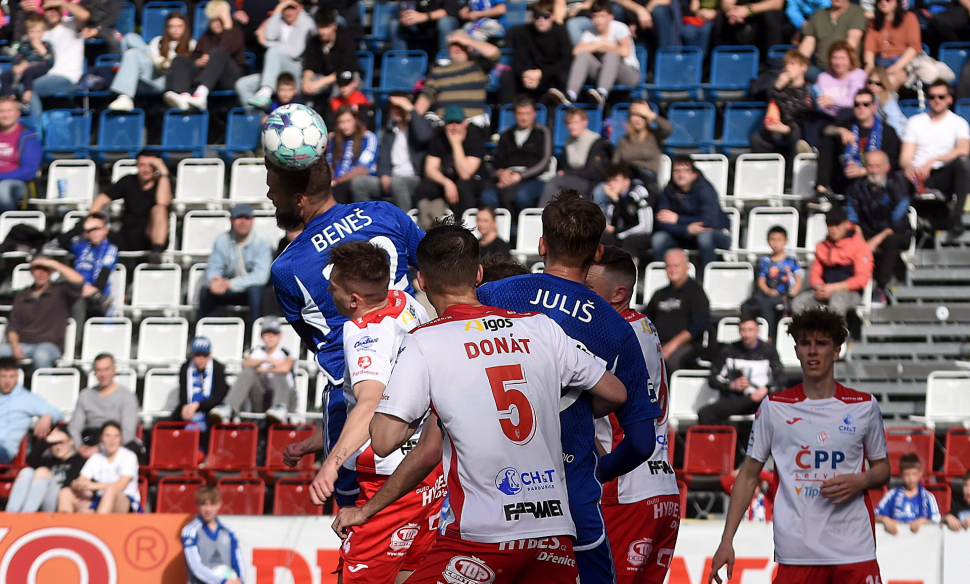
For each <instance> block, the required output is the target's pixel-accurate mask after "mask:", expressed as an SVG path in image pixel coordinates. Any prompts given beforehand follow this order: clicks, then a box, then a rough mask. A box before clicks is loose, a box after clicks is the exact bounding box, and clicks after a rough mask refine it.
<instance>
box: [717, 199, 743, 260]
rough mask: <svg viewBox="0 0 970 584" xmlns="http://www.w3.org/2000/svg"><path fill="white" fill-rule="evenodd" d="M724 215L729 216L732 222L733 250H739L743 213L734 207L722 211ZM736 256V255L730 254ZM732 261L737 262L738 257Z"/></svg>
mask: <svg viewBox="0 0 970 584" xmlns="http://www.w3.org/2000/svg"><path fill="white" fill-rule="evenodd" d="M721 210H722V211H724V214H725V215H727V216H728V221H730V222H731V228H730V229H731V248H730V249H731V250H737V249H738V248H740V247H741V211H738V210H737V209H735V208H734V207H728V208H727V209H721ZM729 255H735V254H729ZM731 259H732V261H733V260H736V259H737V257H733V258H731Z"/></svg>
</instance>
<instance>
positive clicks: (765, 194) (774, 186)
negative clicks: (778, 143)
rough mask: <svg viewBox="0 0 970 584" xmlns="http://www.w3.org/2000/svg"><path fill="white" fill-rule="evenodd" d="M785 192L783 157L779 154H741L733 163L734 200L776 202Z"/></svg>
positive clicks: (741, 203) (741, 205)
mask: <svg viewBox="0 0 970 584" xmlns="http://www.w3.org/2000/svg"><path fill="white" fill-rule="evenodd" d="M784 193H785V158H784V157H783V156H782V155H781V154H742V155H741V156H738V159H737V161H736V162H735V163H734V200H735V204H736V205H738V206H739V207H740V208H743V205H744V204H745V203H749V202H752V201H772V202H777V201H778V200H779V198H780V197H781V196H782V195H783V194H784Z"/></svg>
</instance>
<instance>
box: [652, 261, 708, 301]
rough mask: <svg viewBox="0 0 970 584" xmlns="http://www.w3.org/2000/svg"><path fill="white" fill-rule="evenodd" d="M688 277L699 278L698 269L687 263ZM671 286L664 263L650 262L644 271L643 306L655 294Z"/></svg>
mask: <svg viewBox="0 0 970 584" xmlns="http://www.w3.org/2000/svg"><path fill="white" fill-rule="evenodd" d="M687 275H688V276H690V277H691V278H696V277H697V268H696V267H694V264H692V263H690V262H688V263H687ZM669 285H670V279H669V278H668V277H667V268H666V266H665V264H664V263H663V262H650V263H649V264H647V267H646V269H645V270H644V271H643V287H642V288H643V304H647V303H649V302H650V299H651V298H653V294H654V292H656V291H657V290H660V289H661V288H664V287H666V286H669Z"/></svg>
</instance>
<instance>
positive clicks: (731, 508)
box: [707, 456, 765, 584]
mask: <svg viewBox="0 0 970 584" xmlns="http://www.w3.org/2000/svg"><path fill="white" fill-rule="evenodd" d="M764 467H765V463H763V462H761V461H758V460H755V459H753V458H751V457H750V456H748V457H745V459H744V464H742V465H741V469H740V470H739V471H738V476H737V478H736V479H735V481H734V489H733V490H732V491H731V503H730V504H729V505H728V512H727V519H726V520H725V522H724V533H723V534H722V535H721V545H719V546H718V548H717V552H715V553H714V559H713V560H711V575H710V576H708V578H707V583H708V584H710V583H711V582H717V584H721V583H722V582H723V581H722V580H721V577H720V576H719V575H718V573H717V572H718V570H720V569H721V567H722V566H724V565H727V577H728V580H730V579H731V578H732V577H733V576H734V534H736V533H737V532H738V526H739V525H741V520H742V519H743V518H744V513H745V511H747V509H748V505H749V504H750V503H751V497H753V496H754V490H755V489H757V488H758V483H759V481H760V475H761V469H763V468H764Z"/></svg>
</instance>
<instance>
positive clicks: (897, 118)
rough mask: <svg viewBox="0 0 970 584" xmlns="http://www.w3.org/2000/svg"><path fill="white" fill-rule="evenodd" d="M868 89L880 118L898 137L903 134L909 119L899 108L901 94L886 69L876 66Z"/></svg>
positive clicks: (868, 83) (867, 83)
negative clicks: (874, 99)
mask: <svg viewBox="0 0 970 584" xmlns="http://www.w3.org/2000/svg"><path fill="white" fill-rule="evenodd" d="M866 89H868V90H869V91H871V92H872V94H873V95H874V96H875V97H876V103H877V104H878V106H879V111H878V114H879V117H881V118H882V119H884V120H886V123H887V124H889V125H890V126H892V127H893V130H896V135H897V136H898V135H900V134H902V133H903V130H905V129H906V122H907V121H908V118H907V117H906V116H904V115H903V110H901V109H900V108H899V94H898V93H896V89H897V87H896V84H895V83H893V82H892V80H891V79H890V78H889V72H888V71H886V68H885V67H882V66H880V65H876V66H875V67H873V68H872V71H870V72H869V79H868V81H866ZM894 162H895V161H894Z"/></svg>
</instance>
